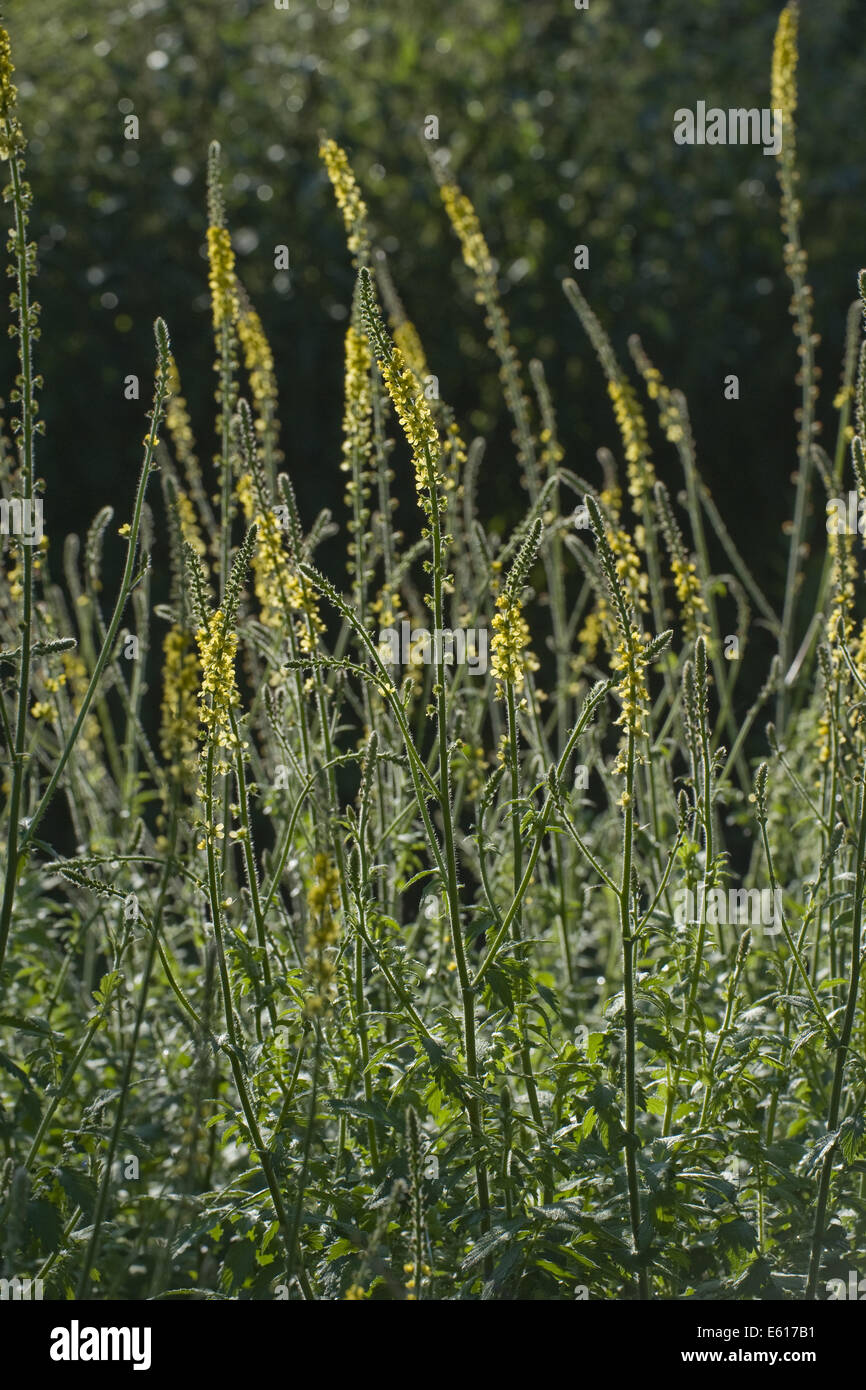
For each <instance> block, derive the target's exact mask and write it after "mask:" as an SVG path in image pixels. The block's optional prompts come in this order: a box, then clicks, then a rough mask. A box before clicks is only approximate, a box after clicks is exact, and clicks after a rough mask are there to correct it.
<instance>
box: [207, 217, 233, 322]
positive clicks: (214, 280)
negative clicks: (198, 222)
mask: <svg viewBox="0 0 866 1390" xmlns="http://www.w3.org/2000/svg"><path fill="white" fill-rule="evenodd" d="M207 253H208V265H209V275H208V283H209V284H210V293H211V307H212V309H213V324H214V328H215V329H217V331H219V329H220V328H221V327H222V325H223V324H224V323H228V324H232V323H233V322H234V320H235V319H236V318H237V315H238V295H237V286H236V284H235V253H234V251H233V250H232V239H231V237H230V236H229V231H228V228H227V227H216V226H211V227H208V229H207Z"/></svg>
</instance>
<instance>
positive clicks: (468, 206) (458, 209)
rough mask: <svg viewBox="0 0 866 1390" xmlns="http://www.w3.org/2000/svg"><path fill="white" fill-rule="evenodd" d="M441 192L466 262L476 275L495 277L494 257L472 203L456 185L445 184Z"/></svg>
mask: <svg viewBox="0 0 866 1390" xmlns="http://www.w3.org/2000/svg"><path fill="white" fill-rule="evenodd" d="M439 192H440V194H441V196H442V202H443V203H444V204H445V211H446V212H447V214H448V220H449V222H450V223H451V226H452V227H453V228H454V231H455V232H456V233H457V237H458V240H459V242H460V249H461V251H462V252H463V260H464V262H465V263H466V265H467V266H468V268H469V269H470V270H472V271H474V272H475V274H476V275H493V274H494V273H495V271H494V266H493V257H492V256H491V254H490V249H489V247H488V245H487V242H486V240H485V238H484V233H483V232H482V230H481V223H480V222H479V220H478V214H477V212H476V211H475V209H474V207H473V206H472V203H471V202H470V201H469V199H468V198H467V197H466V194H465V193H463V192H461V190H460V189H459V188H458V186H457V184H456V183H444V184H443V185H442V187H441V188H440V190H439Z"/></svg>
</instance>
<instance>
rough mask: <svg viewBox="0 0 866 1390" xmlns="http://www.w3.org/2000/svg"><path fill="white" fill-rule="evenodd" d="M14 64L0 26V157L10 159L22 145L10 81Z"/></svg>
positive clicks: (5, 32) (12, 86)
mask: <svg viewBox="0 0 866 1390" xmlns="http://www.w3.org/2000/svg"><path fill="white" fill-rule="evenodd" d="M14 71H15V65H14V63H13V62H12V45H11V43H10V41H9V34H8V32H7V31H6V29H4V28H0V159H11V158H12V155H13V153H14V152H15V151H16V150H20V149H23V147H24V143H25V141H24V133H23V131H22V129H21V126H20V124H19V121H18V117H17V115H16V110H15V108H16V105H17V101H18V88H17V87H16V86H15V84H14V82H13V81H12V74H13V72H14Z"/></svg>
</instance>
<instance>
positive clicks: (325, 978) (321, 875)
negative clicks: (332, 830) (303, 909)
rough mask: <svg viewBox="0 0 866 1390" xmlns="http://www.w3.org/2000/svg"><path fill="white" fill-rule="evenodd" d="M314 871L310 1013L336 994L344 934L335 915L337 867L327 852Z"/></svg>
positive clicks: (309, 953) (316, 860) (309, 949)
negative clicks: (337, 956) (336, 956)
mask: <svg viewBox="0 0 866 1390" xmlns="http://www.w3.org/2000/svg"><path fill="white" fill-rule="evenodd" d="M313 871H314V873H315V875H316V877H315V879H314V881H313V883H312V885H311V886H310V889H309V891H308V892H307V906H308V907H309V909H310V915H311V917H312V918H313V926H312V930H311V931H310V934H309V937H308V939H307V961H306V964H307V972H308V975H309V978H310V982H311V984H312V986H313V991H312V992H311V993H310V994H309V995H308V996H307V1001H306V1012H307V1014H308V1015H314V1014H318V1013H321V1012H322V1011H323V1010H324V1009H326V1008H327V1007H328V1005H329V1004H330V1002H331V1000H332V998H333V995H334V981H335V977H336V973H337V971H336V965H335V964H334V948H335V946H336V944H337V942H338V940H339V937H340V929H339V927H338V925H337V922H336V919H335V917H334V912H335V911H336V908H337V906H338V905H339V901H340V895H339V888H340V879H339V876H338V874H337V870H336V868H335V867H334V865H333V864H332V863H331V860H330V859H329V857H328V855H327V854H322V853H319V854H317V855H316V856H315V858H314V859H313Z"/></svg>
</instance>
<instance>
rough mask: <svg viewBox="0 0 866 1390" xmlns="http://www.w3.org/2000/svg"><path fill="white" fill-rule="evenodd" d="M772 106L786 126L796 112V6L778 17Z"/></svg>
mask: <svg viewBox="0 0 866 1390" xmlns="http://www.w3.org/2000/svg"><path fill="white" fill-rule="evenodd" d="M770 92H771V102H772V105H773V107H774V108H776V109H778V110H779V111H781V112H782V121H783V124H784V126H787V125H788V123H789V122H791V121H792V120H793V116H794V112H795V111H796V109H797V6H796V5H786V6H785V8H784V9H783V11H782V13H781V14H780V15H779V23H778V25H777V27H776V37H775V40H774V43H773V63H772V68H771V73H770Z"/></svg>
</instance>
